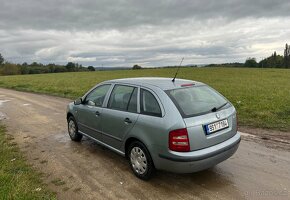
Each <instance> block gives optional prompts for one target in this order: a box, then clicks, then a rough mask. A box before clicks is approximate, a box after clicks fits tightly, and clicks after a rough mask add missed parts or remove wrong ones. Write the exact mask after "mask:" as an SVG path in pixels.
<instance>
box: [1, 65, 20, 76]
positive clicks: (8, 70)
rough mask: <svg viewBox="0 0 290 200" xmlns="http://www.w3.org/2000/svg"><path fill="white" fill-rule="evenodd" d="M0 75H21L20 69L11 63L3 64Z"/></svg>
mask: <svg viewBox="0 0 290 200" xmlns="http://www.w3.org/2000/svg"><path fill="white" fill-rule="evenodd" d="M1 74H3V75H17V74H21V70H20V67H19V66H18V65H15V64H12V63H5V65H3V67H2V68H1Z"/></svg>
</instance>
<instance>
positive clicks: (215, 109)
mask: <svg viewBox="0 0 290 200" xmlns="http://www.w3.org/2000/svg"><path fill="white" fill-rule="evenodd" d="M228 103H229V102H226V103H224V104H222V105H221V106H219V107H213V109H211V111H212V112H216V111H218V110H219V109H221V108H222V107H224V106H225V105H227V104H228Z"/></svg>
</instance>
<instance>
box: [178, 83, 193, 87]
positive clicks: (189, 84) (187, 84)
mask: <svg viewBox="0 0 290 200" xmlns="http://www.w3.org/2000/svg"><path fill="white" fill-rule="evenodd" d="M193 85H194V83H186V84H182V85H181V87H188V86H193Z"/></svg>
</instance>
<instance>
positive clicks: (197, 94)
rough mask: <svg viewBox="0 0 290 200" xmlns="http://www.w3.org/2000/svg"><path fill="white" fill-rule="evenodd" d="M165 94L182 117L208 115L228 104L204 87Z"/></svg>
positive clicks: (217, 94) (181, 89) (169, 91)
mask: <svg viewBox="0 0 290 200" xmlns="http://www.w3.org/2000/svg"><path fill="white" fill-rule="evenodd" d="M166 93H167V94H168V95H169V97H170V98H171V99H172V101H173V102H174V104H175V105H176V107H177V108H178V109H179V111H180V112H181V114H182V115H183V116H184V117H192V116H197V115H201V114H205V113H209V112H212V110H214V109H215V108H223V107H224V108H225V107H226V105H227V102H228V101H227V100H226V99H225V98H224V97H223V96H222V95H220V94H219V93H218V92H216V91H215V90H214V89H212V88H210V87H208V86H206V85H203V86H195V87H186V88H180V89H174V90H168V91H166Z"/></svg>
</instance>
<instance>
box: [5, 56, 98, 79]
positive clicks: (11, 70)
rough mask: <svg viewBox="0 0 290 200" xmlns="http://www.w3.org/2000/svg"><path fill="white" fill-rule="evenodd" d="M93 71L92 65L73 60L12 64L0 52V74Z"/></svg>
mask: <svg viewBox="0 0 290 200" xmlns="http://www.w3.org/2000/svg"><path fill="white" fill-rule="evenodd" d="M83 71H95V68H94V67H93V66H89V67H83V66H82V65H80V64H78V63H74V62H68V63H67V64H66V65H57V64H54V63H51V64H47V65H45V64H42V63H37V62H33V63H31V64H28V63H26V62H24V63H23V64H14V63H10V62H7V61H6V62H5V60H4V58H3V56H2V55H1V54H0V75H18V74H44V73H60V72H83Z"/></svg>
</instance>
